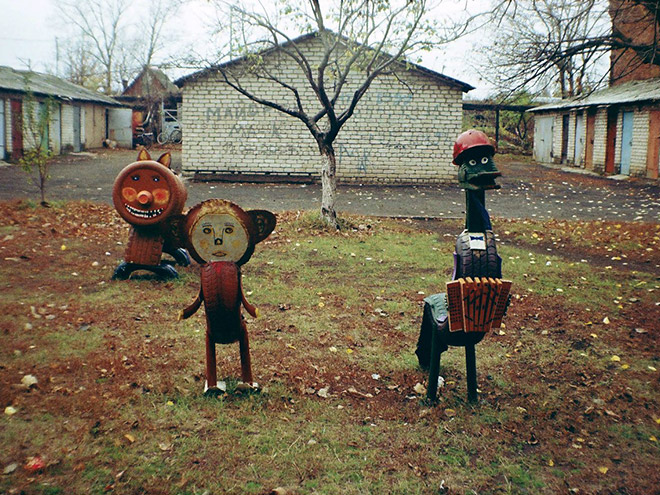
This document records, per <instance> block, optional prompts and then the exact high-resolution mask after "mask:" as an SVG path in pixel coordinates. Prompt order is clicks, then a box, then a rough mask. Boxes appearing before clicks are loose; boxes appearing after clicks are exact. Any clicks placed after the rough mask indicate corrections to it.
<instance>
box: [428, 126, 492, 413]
mask: <svg viewBox="0 0 660 495" xmlns="http://www.w3.org/2000/svg"><path fill="white" fill-rule="evenodd" d="M494 154H495V147H494V146H493V145H492V143H491V142H490V140H489V139H488V136H486V134H484V133H483V132H481V131H477V130H475V129H471V130H469V131H466V132H464V133H462V134H461V135H460V136H458V138H457V139H456V142H455V144H454V159H453V163H454V165H457V166H458V167H459V169H458V182H459V184H460V185H461V187H462V188H463V189H465V201H466V214H465V229H464V230H463V232H461V233H460V234H459V236H458V238H457V239H456V250H455V251H454V273H453V276H452V280H459V279H467V280H472V279H479V280H482V279H486V280H488V279H490V280H493V279H498V280H499V279H500V278H501V277H502V260H501V258H500V257H499V255H498V254H497V248H496V246H495V234H494V233H493V231H492V226H491V223H490V216H489V215H488V211H487V210H486V201H485V197H486V195H485V191H486V190H490V189H499V188H500V186H499V185H497V184H496V183H495V179H496V178H497V177H499V176H501V175H502V174H501V173H500V172H499V170H497V167H496V166H495V163H494V161H493V155H494ZM424 302H425V304H424V316H423V320H422V328H421V331H420V335H419V340H418V342H417V350H416V354H417V357H418V360H419V364H420V366H421V367H422V368H428V369H429V383H428V385H429V386H428V396H429V398H431V399H435V395H436V392H437V381H438V375H439V367H440V356H441V354H442V353H443V352H444V351H446V350H447V349H448V348H449V346H462V347H465V355H466V368H467V382H468V399H469V400H471V401H474V400H476V398H477V385H476V364H475V353H474V346H475V345H476V344H477V343H479V342H480V341H481V340H482V339H483V338H484V336H485V335H486V333H485V332H480V331H475V332H466V331H450V328H449V314H448V311H449V306H448V299H447V294H445V293H443V294H434V295H432V296H429V297H427V298H426V299H424Z"/></svg>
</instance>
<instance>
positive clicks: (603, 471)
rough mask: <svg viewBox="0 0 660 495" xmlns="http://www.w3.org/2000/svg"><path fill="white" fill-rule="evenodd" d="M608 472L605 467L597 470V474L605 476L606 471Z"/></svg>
mask: <svg viewBox="0 0 660 495" xmlns="http://www.w3.org/2000/svg"><path fill="white" fill-rule="evenodd" d="M608 470H609V469H608V468H606V467H605V466H601V467H599V468H598V472H599V473H602V474H607V471H608Z"/></svg>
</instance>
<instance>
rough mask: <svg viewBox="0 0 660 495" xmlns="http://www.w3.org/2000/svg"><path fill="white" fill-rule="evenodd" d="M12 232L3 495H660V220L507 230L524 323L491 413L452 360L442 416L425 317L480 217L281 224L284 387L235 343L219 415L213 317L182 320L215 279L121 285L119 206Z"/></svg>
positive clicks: (257, 275) (72, 213)
mask: <svg viewBox="0 0 660 495" xmlns="http://www.w3.org/2000/svg"><path fill="white" fill-rule="evenodd" d="M0 218H1V220H0V288H1V290H2V298H0V306H1V310H0V406H1V408H2V410H4V413H3V414H2V415H1V416H0V447H1V448H0V468H1V469H3V470H4V472H5V474H2V475H0V493H7V494H13V493H15V494H19V493H26V494H78V493H80V494H83V493H84V494H87V493H90V494H94V493H98V494H103V493H121V494H124V493H125V494H200V495H201V494H203V493H207V494H225V493H255V494H267V493H272V492H273V491H275V493H279V494H283V493H286V494H309V493H323V494H339V493H341V494H363V493H383V494H416V493H420V494H443V493H452V494H473V493H478V494H495V493H498V494H499V493H516V494H517V493H521V494H522V493H529V494H536V493H552V494H556V493H578V494H589V493H598V494H651V493H660V491H659V490H660V489H659V488H658V487H659V486H660V471H659V470H658V465H659V464H658V459H659V458H660V447H659V444H658V437H660V394H659V391H660V386H659V378H660V373H659V372H658V369H659V368H660V362H659V360H660V352H659V348H658V333H659V330H660V323H659V322H660V225H658V224H640V223H623V222H620V223H614V222H611V223H610V222H573V221H550V222H544V223H542V222H536V221H531V220H527V221H522V220H519V221H507V220H503V219H497V218H495V219H493V225H494V230H495V232H496V233H497V234H498V237H499V243H498V252H499V254H500V256H501V257H502V258H503V273H504V276H505V278H507V279H510V280H512V281H513V284H514V285H513V289H512V291H513V298H512V304H511V306H510V308H509V312H508V315H507V316H506V317H505V319H504V323H505V327H503V328H501V329H498V330H496V331H494V332H492V333H491V334H489V335H487V336H486V338H485V339H484V340H483V341H482V342H481V343H480V344H478V345H477V348H476V349H477V350H476V354H477V372H478V380H479V389H480V396H479V402H478V403H477V404H470V403H468V402H467V390H466V383H465V381H466V380H465V361H464V353H463V349H462V348H451V349H450V350H449V351H448V352H447V353H445V354H443V357H442V366H441V370H440V373H441V375H442V376H443V377H444V379H445V385H444V387H442V388H441V389H440V396H439V401H438V403H437V405H430V404H427V403H426V401H425V395H424V393H423V387H424V386H425V385H426V379H427V375H426V373H425V372H424V371H422V370H421V369H420V368H419V367H418V365H417V361H416V357H415V355H414V350H415V344H416V341H417V336H418V333H419V328H420V325H421V318H422V306H423V302H422V300H423V298H424V297H426V296H427V295H430V294H433V293H436V292H443V291H444V285H445V283H446V282H447V281H448V280H449V278H450V276H451V271H452V267H453V261H452V252H453V246H454V242H455V238H456V235H457V234H458V233H459V232H460V231H461V230H462V222H459V221H457V220H443V221H437V222H435V221H433V222H422V221H410V220H386V219H378V218H366V217H349V218H347V221H348V222H349V223H350V225H351V226H352V228H348V229H345V230H344V231H342V232H341V233H333V232H328V231H325V230H323V229H319V228H318V227H317V226H316V225H315V221H314V215H313V214H312V213H295V212H290V213H284V214H281V215H279V216H278V221H279V223H278V226H277V228H276V231H275V232H274V233H273V234H272V235H271V236H270V238H268V239H267V240H266V241H264V242H263V243H261V244H259V245H258V246H257V248H256V252H255V255H254V256H253V258H252V259H251V260H250V262H249V263H247V264H246V265H245V266H244V268H243V285H244V289H245V291H246V294H247V297H248V300H250V301H251V302H252V303H254V304H256V305H257V306H258V307H259V310H260V312H261V317H260V318H259V319H252V318H250V317H249V316H247V315H246V318H248V331H249V334H250V342H251V350H252V362H253V371H254V374H255V379H256V380H257V381H258V382H259V384H260V385H261V387H262V390H261V391H260V392H258V393H241V392H239V391H237V390H236V384H237V382H236V378H237V377H239V376H240V362H239V351H238V344H232V345H225V346H218V347H217V354H218V374H219V377H220V378H221V379H225V380H227V382H228V393H227V394H225V395H223V396H221V397H220V398H217V399H213V398H205V397H203V395H202V391H203V386H204V332H205V328H206V327H205V319H204V311H203V309H202V310H200V311H199V312H198V313H197V314H195V316H193V317H192V318H190V319H189V320H185V321H181V322H179V321H177V317H176V316H177V313H178V311H179V310H181V309H182V308H183V307H185V306H187V305H188V304H189V303H190V302H192V300H193V299H194V297H195V295H196V293H197V291H198V289H199V276H198V267H197V266H196V265H193V266H190V267H186V268H177V269H178V271H179V274H180V279H178V280H175V281H169V282H161V281H157V280H154V279H152V278H150V277H149V276H142V277H136V278H135V279H131V280H128V281H111V280H110V277H111V276H112V273H113V270H114V268H115V267H116V266H117V265H118V264H119V262H120V261H121V260H122V257H123V250H124V243H125V242H126V240H127V236H128V226H127V225H126V224H125V223H124V222H123V221H122V220H121V219H120V218H119V216H118V215H117V214H116V213H115V211H114V209H112V207H110V206H107V205H100V204H92V203H77V202H72V203H63V204H58V205H56V206H54V207H53V208H48V209H45V208H41V207H36V208H35V207H32V206H30V205H29V204H26V203H19V202H3V203H0ZM31 377H34V378H35V379H36V380H37V383H36V384H30V380H32V378H31ZM32 381H33V380H32ZM35 456H38V458H39V459H38V460H41V461H43V465H42V466H41V468H39V469H30V467H29V466H30V462H31V461H34V459H32V458H34V457H35Z"/></svg>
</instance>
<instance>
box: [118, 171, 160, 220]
mask: <svg viewBox="0 0 660 495" xmlns="http://www.w3.org/2000/svg"><path fill="white" fill-rule="evenodd" d="M119 187H120V189H121V198H122V200H123V204H124V208H125V209H126V211H127V212H128V213H129V214H130V215H131V216H134V217H136V218H140V219H145V220H146V219H157V218H158V217H159V216H160V215H162V214H163V212H164V211H165V210H166V209H167V205H168V203H169V201H170V188H169V185H168V183H167V180H166V178H165V177H164V176H163V174H161V173H159V172H157V171H155V170H149V169H142V170H140V169H137V170H135V171H134V172H133V173H131V174H127V175H126V177H124V179H123V180H122V181H121V184H119Z"/></svg>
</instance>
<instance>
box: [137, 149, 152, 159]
mask: <svg viewBox="0 0 660 495" xmlns="http://www.w3.org/2000/svg"><path fill="white" fill-rule="evenodd" d="M146 160H151V155H150V154H149V152H148V151H147V150H146V149H144V148H142V149H141V150H140V153H138V158H137V161H138V162H144V161H146Z"/></svg>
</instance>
